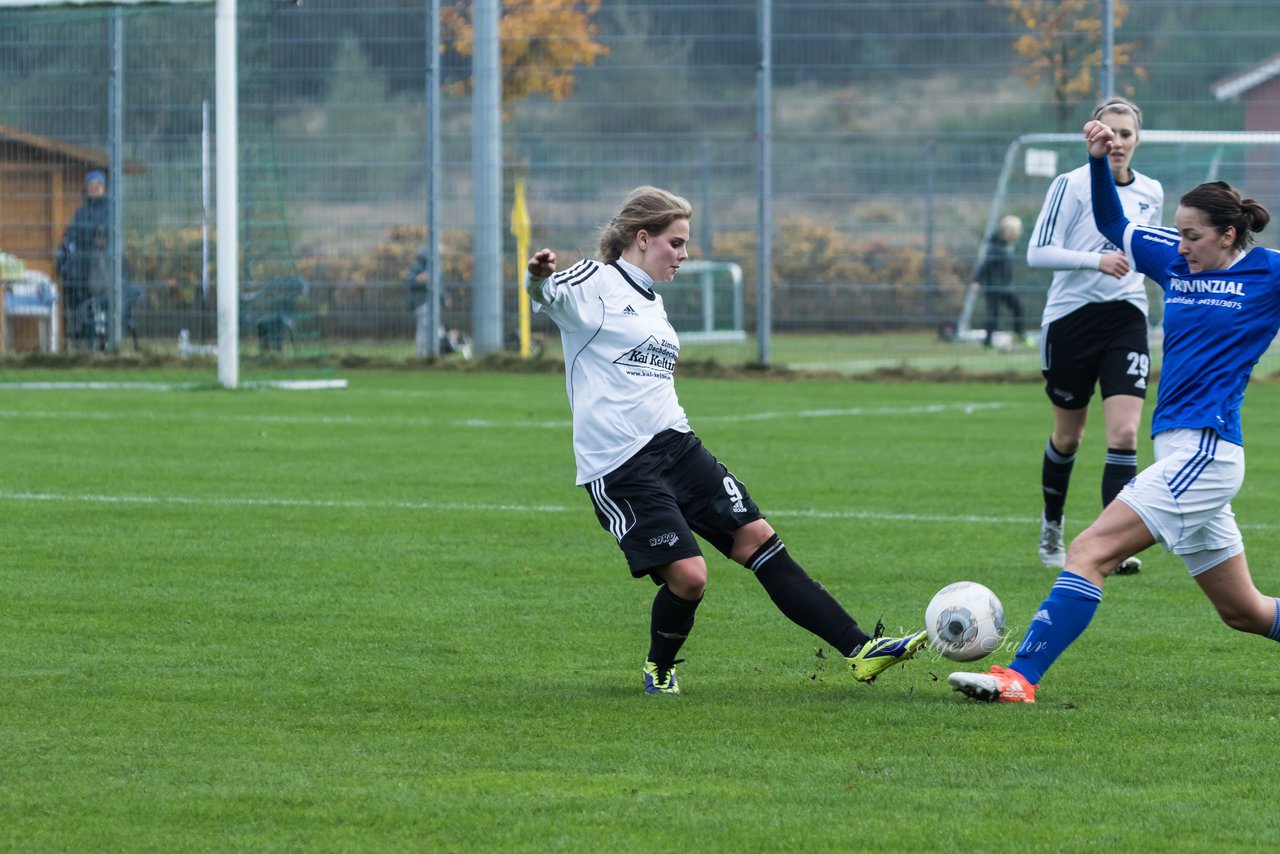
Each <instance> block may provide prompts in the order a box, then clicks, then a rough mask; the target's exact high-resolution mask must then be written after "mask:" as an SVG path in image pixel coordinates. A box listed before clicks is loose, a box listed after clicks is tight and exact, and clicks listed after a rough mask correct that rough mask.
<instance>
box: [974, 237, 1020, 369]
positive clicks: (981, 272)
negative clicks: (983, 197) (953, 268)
mask: <svg viewBox="0 0 1280 854" xmlns="http://www.w3.org/2000/svg"><path fill="white" fill-rule="evenodd" d="M1021 236H1022V220H1020V219H1018V218H1017V217H1016V216H1013V215H1012V214H1010V215H1009V216H1006V217H1005V218H1004V219H1002V220H1000V227H999V229H997V230H996V233H995V234H993V235H991V239H990V240H989V241H987V251H986V254H985V255H983V257H982V263H981V264H980V265H979V266H978V271H977V272H976V273H974V274H973V283H972V285H971V287H975V288H980V289H981V290H982V293H983V295H984V296H985V297H986V299H987V337H986V340H985V341H983V345H984V346H986V347H990V346H991V345H992V336H993V335H994V334H995V331H996V327H997V326H998V325H999V323H1000V307H1001V306H1004V307H1006V308H1008V309H1009V313H1010V314H1011V315H1012V316H1013V337H1014V338H1015V339H1016V340H1018V341H1024V340H1025V339H1026V334H1025V331H1024V327H1023V325H1022V303H1021V302H1019V300H1018V295H1017V294H1016V293H1014V290H1013V250H1014V246H1015V245H1016V244H1017V242H1018V238H1019V237H1021Z"/></svg>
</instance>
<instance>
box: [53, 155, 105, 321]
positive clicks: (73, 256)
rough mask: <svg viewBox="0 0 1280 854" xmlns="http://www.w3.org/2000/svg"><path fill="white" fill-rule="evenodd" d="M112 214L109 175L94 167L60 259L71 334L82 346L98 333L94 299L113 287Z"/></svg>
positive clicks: (59, 249)
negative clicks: (109, 237)
mask: <svg viewBox="0 0 1280 854" xmlns="http://www.w3.org/2000/svg"><path fill="white" fill-rule="evenodd" d="M110 217H111V206H110V205H109V204H108V199H107V176H106V173H104V172H102V171H100V170H98V169H94V170H93V171H91V172H89V173H88V174H87V175H85V178H84V203H83V204H82V205H81V206H80V207H79V208H78V209H77V210H76V212H75V214H74V215H73V216H72V217H71V222H70V223H68V225H67V230H66V232H65V233H64V234H63V236H62V242H61V243H60V244H59V245H58V255H57V259H56V264H57V273H58V280H59V281H60V282H61V283H62V300H63V305H65V306H66V313H67V337H68V339H70V340H71V341H72V342H74V343H77V344H79V345H81V346H91V345H92V344H93V342H94V340H95V337H96V335H95V326H96V324H95V315H96V314H97V313H98V312H97V311H95V308H94V305H93V304H92V302H91V299H93V298H99V299H101V298H104V297H106V295H107V292H108V290H109V289H110V287H111V269H110V265H109V258H108V251H109V244H110V241H109V240H108V235H109V234H110V228H111V221H110Z"/></svg>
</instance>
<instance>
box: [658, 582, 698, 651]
mask: <svg viewBox="0 0 1280 854" xmlns="http://www.w3.org/2000/svg"><path fill="white" fill-rule="evenodd" d="M701 601H702V600H701V599H696V600H693V601H690V600H688V599H682V598H681V597H679V596H677V595H676V594H674V593H672V592H671V590H670V589H668V588H667V585H665V584H664V585H662V586H661V587H659V588H658V593H657V595H656V596H654V597H653V611H652V614H651V616H650V618H649V660H650V661H652V662H653V663H654V664H657V665H660V666H665V667H670V666H671V665H672V664H674V663H675V660H676V654H677V653H679V652H680V647H681V646H683V645H684V641H685V638H687V637H689V632H690V630H692V629H693V615H694V612H695V611H697V610H698V603H699V602H701Z"/></svg>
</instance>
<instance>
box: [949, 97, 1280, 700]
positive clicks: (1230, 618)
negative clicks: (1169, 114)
mask: <svg viewBox="0 0 1280 854" xmlns="http://www.w3.org/2000/svg"><path fill="white" fill-rule="evenodd" d="M1084 134H1085V139H1086V140H1087V141H1088V148H1089V158H1090V159H1089V167H1090V173H1091V180H1092V186H1093V216H1094V219H1095V220H1096V221H1097V225H1098V229H1099V231H1101V232H1102V233H1103V234H1104V235H1106V236H1107V239H1109V240H1111V241H1112V242H1114V243H1115V244H1116V245H1117V246H1123V247H1124V249H1125V253H1126V254H1127V255H1128V257H1129V258H1130V259H1132V261H1133V263H1134V266H1135V267H1136V268H1137V269H1138V270H1139V271H1141V272H1143V273H1145V274H1146V275H1147V276H1150V277H1151V279H1152V280H1154V281H1155V282H1156V283H1157V284H1159V285H1160V287H1161V288H1162V289H1163V290H1164V294H1165V299H1164V302H1165V312H1164V363H1163V366H1162V369H1161V373H1160V390H1159V394H1158V396H1157V401H1156V409H1155V412H1154V413H1153V415H1152V423H1151V433H1152V437H1153V440H1154V445H1155V455H1156V462H1155V463H1153V464H1152V465H1151V466H1149V467H1148V468H1146V469H1144V470H1143V471H1142V473H1141V474H1139V475H1138V476H1137V478H1136V479H1135V480H1134V481H1133V482H1131V483H1130V484H1128V485H1127V486H1125V488H1124V489H1123V490H1122V491H1121V492H1120V494H1119V495H1118V496H1116V498H1117V500H1116V501H1113V502H1111V504H1109V505H1108V506H1107V507H1106V508H1105V509H1104V510H1103V511H1102V514H1101V515H1100V516H1099V517H1098V519H1097V521H1095V522H1094V523H1093V524H1092V525H1091V526H1089V528H1088V529H1086V530H1085V531H1084V532H1083V533H1081V534H1080V536H1078V537H1076V538H1075V540H1073V541H1072V543H1071V547H1070V548H1069V549H1068V550H1067V559H1066V568H1065V569H1064V570H1063V572H1062V573H1061V574H1060V575H1059V576H1058V579H1057V581H1056V582H1055V583H1054V585H1053V589H1052V590H1050V592H1049V596H1048V598H1047V599H1045V600H1044V602H1043V603H1042V604H1041V606H1040V608H1039V610H1038V611H1037V612H1036V615H1035V617H1034V618H1033V619H1032V621H1031V625H1030V627H1029V628H1028V629H1027V633H1026V635H1025V636H1024V638H1023V640H1022V643H1021V644H1019V646H1018V650H1017V653H1016V655H1015V657H1014V660H1013V662H1012V663H1011V664H1010V665H1009V666H1008V667H1000V666H996V667H993V668H991V670H990V671H989V672H987V673H953V674H951V676H950V677H949V678H948V681H949V682H950V683H951V685H952V687H953V688H955V689H956V690H957V691H961V692H963V693H965V694H967V695H968V696H970V697H974V698H976V699H979V700H986V701H989V702H995V701H999V702H1024V703H1031V702H1034V701H1035V692H1036V688H1037V687H1038V685H1039V682H1040V679H1041V677H1042V676H1043V675H1044V672H1045V671H1046V670H1048V669H1049V667H1050V666H1051V665H1052V664H1053V662H1054V661H1055V660H1056V659H1057V657H1058V656H1059V655H1060V654H1061V653H1062V652H1063V651H1064V650H1065V649H1066V648H1067V647H1068V646H1069V645H1070V644H1071V643H1072V642H1073V641H1074V640H1075V639H1076V638H1077V637H1079V636H1080V633H1081V632H1083V631H1084V630H1085V627H1086V626H1088V624H1089V621H1090V620H1091V619H1092V618H1093V614H1094V612H1095V611H1096V610H1097V607H1098V604H1099V603H1100V602H1101V601H1102V582H1103V580H1104V579H1105V578H1106V577H1107V576H1108V575H1110V574H1111V572H1112V571H1113V570H1114V567H1115V566H1116V564H1117V562H1119V561H1120V560H1122V559H1123V558H1124V557H1125V555H1130V554H1134V553H1136V552H1139V551H1141V550H1142V549H1145V548H1147V547H1148V546H1151V545H1154V544H1155V543H1160V544H1161V545H1163V546H1164V547H1165V549H1166V550H1168V551H1171V552H1173V553H1174V554H1177V555H1178V556H1179V557H1181V558H1182V560H1183V562H1185V563H1186V565H1187V570H1188V571H1189V572H1190V573H1191V576H1192V577H1193V578H1194V579H1195V580H1196V583H1197V584H1199V585H1200V589H1201V590H1203V591H1204V593H1205V595H1206V596H1208V597H1209V601H1211V602H1212V603H1213V605H1214V607H1215V608H1216V609H1217V611H1218V614H1219V616H1221V618H1222V620H1223V622H1225V623H1226V624H1227V625H1228V626H1230V627H1231V628H1233V629H1236V630H1238V631H1242V632H1249V633H1252V634H1258V635H1263V636H1265V637H1268V638H1271V639H1272V640H1277V641H1280V599H1275V598H1272V597H1270V596H1265V595H1263V594H1262V593H1260V592H1259V591H1258V589H1257V588H1256V587H1255V586H1254V584H1253V579H1252V578H1251V577H1250V575H1249V565H1248V562H1247V561H1246V560H1245V554H1244V541H1243V539H1242V538H1241V536H1240V529H1239V527H1238V526H1237V525H1236V520H1235V515H1234V514H1233V513H1232V512H1231V499H1232V498H1233V497H1235V494H1236V493H1237V492H1238V491H1239V490H1240V486H1241V484H1242V483H1243V481H1244V447H1243V441H1244V440H1243V436H1242V434H1241V429H1240V405H1241V402H1242V401H1243V400H1244V390H1245V386H1246V385H1247V384H1248V382H1249V375H1250V373H1251V372H1252V370H1253V366H1254V365H1255V364H1256V363H1257V361H1258V359H1259V358H1260V357H1261V356H1262V354H1263V353H1264V352H1266V349H1267V347H1268V345H1270V343H1271V341H1272V340H1273V339H1274V338H1275V337H1276V332H1277V330H1280V253H1277V252H1275V251H1273V250H1270V249H1264V248H1262V247H1252V248H1250V244H1251V243H1252V241H1253V235H1254V234H1255V233H1257V232H1259V231H1261V230H1262V229H1263V228H1265V227H1266V225H1267V223H1268V222H1269V221H1270V220H1271V215H1270V214H1269V213H1268V212H1267V210H1266V208H1264V207H1263V206H1262V205H1260V204H1258V203H1257V202H1256V201H1254V200H1252V199H1242V198H1241V197H1240V194H1239V193H1237V192H1236V191H1235V190H1234V189H1232V188H1231V187H1230V186H1229V185H1227V184H1225V183H1222V182H1221V181H1214V182H1211V183H1208V184H1201V185H1200V186H1198V187H1196V188H1195V189H1193V190H1192V191H1191V192H1189V193H1187V194H1186V195H1185V196H1183V197H1182V199H1181V200H1180V202H1179V205H1178V211H1177V215H1176V217H1175V220H1174V222H1175V224H1176V228H1174V229H1169V228H1157V227H1149V226H1141V225H1137V224H1135V223H1132V222H1130V221H1129V220H1128V219H1127V218H1126V217H1125V214H1124V210H1123V209H1122V207H1121V205H1120V200H1119V197H1118V196H1117V194H1116V189H1115V184H1114V182H1113V180H1112V177H1111V172H1110V170H1109V169H1108V168H1107V165H1106V161H1105V160H1104V159H1103V158H1105V157H1106V155H1107V152H1108V151H1109V150H1110V148H1111V143H1112V141H1113V140H1114V137H1115V132H1114V131H1113V130H1112V129H1111V128H1110V127H1108V126H1107V125H1105V124H1103V123H1102V122H1097V121H1091V122H1089V123H1088V124H1086V125H1085V126H1084Z"/></svg>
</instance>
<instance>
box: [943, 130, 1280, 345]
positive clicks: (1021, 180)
mask: <svg viewBox="0 0 1280 854" xmlns="http://www.w3.org/2000/svg"><path fill="white" fill-rule="evenodd" d="M1084 158H1085V154H1084V140H1083V137H1082V136H1081V134H1079V133H1032V134H1025V135H1023V136H1020V137H1018V138H1017V139H1015V140H1014V141H1013V142H1011V143H1010V144H1009V148H1008V150H1007V151H1006V152H1005V156H1004V164H1003V166H1002V167H1001V170H1000V177H999V180H998V181H997V182H996V189H995V192H994V193H993V194H992V197H991V208H990V210H989V211H988V212H987V219H986V225H985V227H984V228H983V231H982V239H981V242H980V244H979V245H980V247H981V248H980V250H979V255H978V258H977V262H976V263H975V264H974V271H975V273H976V271H977V270H978V268H979V267H980V266H981V265H982V262H983V260H984V259H985V254H986V247H987V241H988V240H989V239H990V237H991V235H992V234H994V233H995V231H996V229H997V228H998V227H999V222H1000V218H1001V217H1002V216H1005V215H1007V214H1013V215H1015V216H1017V217H1018V218H1019V219H1021V220H1022V222H1023V224H1024V226H1025V227H1026V232H1030V230H1031V227H1032V225H1034V223H1035V220H1036V216H1037V215H1038V214H1039V212H1040V206H1041V204H1042V203H1043V202H1044V194H1045V192H1046V191H1047V190H1048V188H1049V183H1050V182H1051V181H1052V180H1053V179H1054V177H1055V176H1057V175H1059V174H1061V173H1063V172H1068V171H1070V170H1072V169H1074V168H1076V167H1077V166H1079V165H1081V164H1083V163H1084V162H1085V160H1084ZM1134 165H1135V167H1136V168H1137V169H1138V171H1140V172H1142V173H1143V174H1145V175H1150V176H1151V177H1153V178H1155V179H1156V180H1158V181H1160V183H1161V184H1163V185H1164V190H1165V206H1164V220H1165V225H1170V224H1172V222H1173V214H1174V211H1175V210H1176V209H1177V206H1178V205H1177V200H1178V197H1179V196H1180V195H1181V194H1182V193H1185V192H1186V191H1188V190H1190V189H1191V188H1192V187H1194V186H1196V185H1197V184H1201V183H1203V182H1205V181H1219V180H1220V181H1227V182H1228V183H1230V184H1231V185H1232V186H1234V187H1237V188H1239V189H1240V191H1241V192H1242V193H1243V194H1244V195H1246V196H1252V197H1253V198H1256V199H1258V200H1259V201H1261V202H1262V203H1263V204H1265V205H1267V207H1268V208H1270V209H1271V210H1276V209H1277V205H1278V204H1280V132H1274V131H1191V130H1145V131H1143V132H1142V144H1141V147H1140V148H1139V150H1138V153H1137V156H1136V157H1135V158H1134ZM1045 272H1047V271H1045ZM1157 302H1158V301H1157ZM977 303H978V295H977V293H976V292H974V291H968V292H966V294H965V298H964V302H963V305H962V307H961V310H960V317H959V319H958V320H957V322H956V324H955V339H956V340H957V341H969V342H981V341H983V340H984V339H985V337H986V330H985V329H975V328H973V319H974V312H975V311H976V310H977ZM1153 309H1154V305H1153ZM1150 321H1151V323H1152V325H1157V324H1159V322H1160V313H1159V311H1158V310H1153V311H1152V312H1151V315H1150ZM1032 323H1033V325H1034V317H1033V318H1032Z"/></svg>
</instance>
